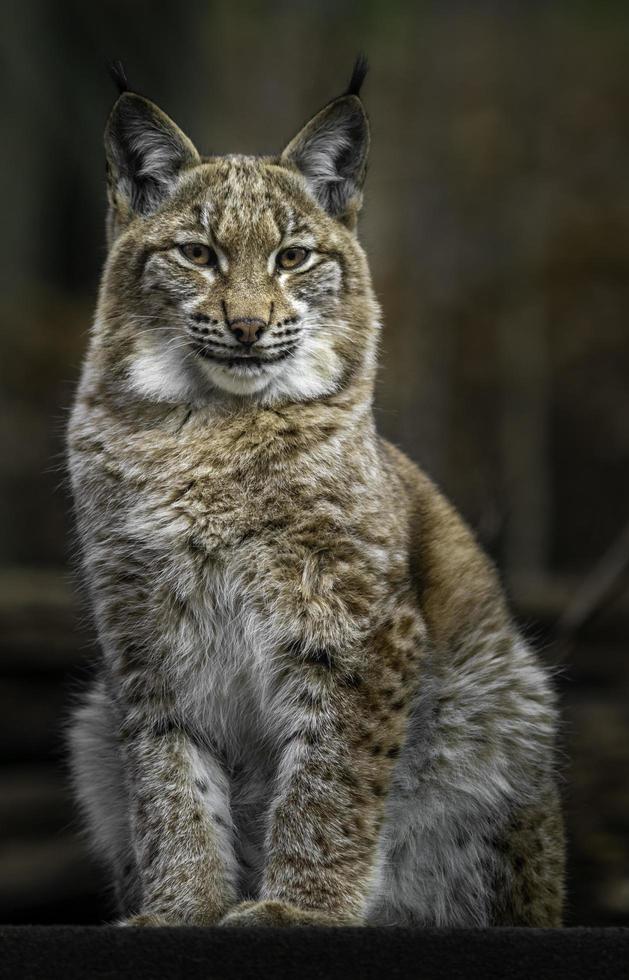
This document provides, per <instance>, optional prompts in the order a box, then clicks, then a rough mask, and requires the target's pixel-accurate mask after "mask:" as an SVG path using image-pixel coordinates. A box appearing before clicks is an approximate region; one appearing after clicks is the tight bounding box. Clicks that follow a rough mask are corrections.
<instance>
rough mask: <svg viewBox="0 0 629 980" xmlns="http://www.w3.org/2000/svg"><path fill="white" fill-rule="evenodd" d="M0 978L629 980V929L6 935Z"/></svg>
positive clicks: (2, 931)
mask: <svg viewBox="0 0 629 980" xmlns="http://www.w3.org/2000/svg"><path fill="white" fill-rule="evenodd" d="M0 977H2V978H3V980H4V978H5V977H6V978H11V980H22V978H24V980H27V978H28V980H38V978H39V977H59V978H64V980H66V978H67V980H72V978H75V977H77V978H78V977H80V978H82V980H84V978H92V977H95V978H105V977H107V978H111V980H114V978H118V977H134V978H136V980H137V978H144V977H146V978H151V980H159V978H161V977H168V978H169V980H178V978H181V980H183V978H186V980H196V978H201V977H202V978H204V980H214V978H216V980H223V978H232V977H234V978H238V980H248V978H253V977H255V978H256V980H259V978H261V977H269V978H276V977H277V978H279V980H284V978H289V977H290V978H293V977H295V978H298V980H315V978H316V980H336V978H339V980H341V978H343V980H347V978H352V977H357V978H360V980H370V978H376V977H377V978H379V980H380V978H386V980H389V978H391V980H396V978H402V977H417V978H421V980H432V978H437V977H438V978H439V980H458V978H462V977H479V978H482V980H493V978H498V977H501V978H502V977H504V978H509V980H520V978H521V980H546V978H548V980H559V978H562V977H570V980H575V978H580V977H583V978H585V977H588V978H596V980H607V978H609V980H612V978H613V980H622V978H626V977H629V929H548V930H545V929H488V930H485V929H478V930H467V929H457V930H453V929H426V930H408V929H307V928H297V929H286V930H279V929H264V930H262V929H194V928H189V929H129V928H112V927H109V926H107V927H104V926H100V927H99V926H94V927H83V926H5V927H0Z"/></svg>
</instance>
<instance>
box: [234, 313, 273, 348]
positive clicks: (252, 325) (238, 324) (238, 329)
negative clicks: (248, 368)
mask: <svg viewBox="0 0 629 980" xmlns="http://www.w3.org/2000/svg"><path fill="white" fill-rule="evenodd" d="M228 326H229V329H230V330H231V332H232V333H233V335H234V337H235V338H236V340H237V341H238V342H239V343H241V344H243V345H244V346H245V347H252V346H253V344H255V342H256V340H259V339H260V337H261V336H262V334H263V332H264V330H265V328H266V323H265V322H264V320H260V319H259V318H258V317H254V316H242V317H239V318H238V319H237V320H232V321H231V322H230V323H229V324H228Z"/></svg>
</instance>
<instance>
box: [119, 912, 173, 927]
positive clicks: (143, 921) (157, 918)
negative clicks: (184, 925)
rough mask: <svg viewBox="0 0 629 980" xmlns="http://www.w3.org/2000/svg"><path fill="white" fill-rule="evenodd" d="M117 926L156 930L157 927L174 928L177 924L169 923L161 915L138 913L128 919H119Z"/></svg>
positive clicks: (169, 921)
mask: <svg viewBox="0 0 629 980" xmlns="http://www.w3.org/2000/svg"><path fill="white" fill-rule="evenodd" d="M117 925H119V926H138V927H140V926H142V927H144V926H149V927H151V928H157V927H158V926H176V925H179V923H178V922H174V921H171V920H169V919H167V918H165V916H163V915H155V914H154V913H152V912H140V913H139V914H138V915H130V916H129V918H128V919H121V921H120V922H118V923H117Z"/></svg>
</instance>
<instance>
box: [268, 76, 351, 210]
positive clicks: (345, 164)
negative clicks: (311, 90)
mask: <svg viewBox="0 0 629 980" xmlns="http://www.w3.org/2000/svg"><path fill="white" fill-rule="evenodd" d="M366 73H367V63H366V61H365V60H364V59H363V58H359V59H358V61H357V62H356V65H355V67H354V72H353V74H352V80H351V82H350V84H349V88H348V89H347V91H346V92H345V93H344V95H341V96H340V97H339V98H338V99H334V101H333V102H330V103H329V104H328V105H327V106H325V108H323V109H321V111H320V112H318V113H317V115H316V116H314V117H313V118H312V119H311V120H310V122H309V123H306V125H305V126H304V128H303V129H302V130H301V132H300V133H298V134H297V136H295V138H294V139H293V140H291V142H290V143H289V144H288V146H287V147H286V149H285V150H284V152H283V153H282V156H281V161H282V163H287V164H290V165H292V166H294V167H296V168H297V169H298V170H299V171H300V172H301V173H302V174H303V176H304V177H305V178H306V180H307V181H308V184H309V185H310V189H311V191H312V193H313V194H314V196H315V197H316V199H317V201H318V202H319V204H320V205H321V207H322V208H323V209H324V210H325V211H327V212H328V213H329V214H331V215H332V216H333V217H335V218H338V219H339V220H342V221H345V222H346V223H347V224H353V223H354V222H355V218H356V214H357V212H358V210H359V209H360V205H361V203H362V186H363V182H364V179H365V173H366V170H367V153H368V151H369V123H368V121H367V115H366V113H365V110H364V108H363V104H362V102H361V101H360V98H359V94H358V93H359V91H360V86H361V84H362V82H363V79H364V77H365V75H366Z"/></svg>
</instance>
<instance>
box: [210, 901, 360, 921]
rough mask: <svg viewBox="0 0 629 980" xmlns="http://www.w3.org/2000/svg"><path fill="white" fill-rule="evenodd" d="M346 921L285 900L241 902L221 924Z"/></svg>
mask: <svg viewBox="0 0 629 980" xmlns="http://www.w3.org/2000/svg"><path fill="white" fill-rule="evenodd" d="M346 924H347V923H345V922H341V921H339V919H337V918H335V917H333V916H331V915H328V914H326V913H324V912H311V911H309V910H308V909H298V908H296V906H294V905H288V904H287V903H286V902H273V901H264V902H241V903H240V904H239V905H236V907H235V908H234V909H232V911H231V912H228V914H227V915H226V916H225V917H224V918H223V919H221V921H220V925H222V926H338V925H346Z"/></svg>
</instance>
